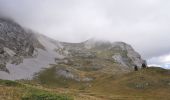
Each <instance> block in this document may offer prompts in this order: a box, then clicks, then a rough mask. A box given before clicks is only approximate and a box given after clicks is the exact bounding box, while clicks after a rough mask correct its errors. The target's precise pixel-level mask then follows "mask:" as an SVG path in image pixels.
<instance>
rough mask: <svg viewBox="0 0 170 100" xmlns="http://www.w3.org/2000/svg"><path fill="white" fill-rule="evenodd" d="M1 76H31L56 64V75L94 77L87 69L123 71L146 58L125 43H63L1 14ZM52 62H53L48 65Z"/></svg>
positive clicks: (93, 40)
mask: <svg viewBox="0 0 170 100" xmlns="http://www.w3.org/2000/svg"><path fill="white" fill-rule="evenodd" d="M0 36H1V37H0V50H1V51H0V79H8V80H20V79H33V78H34V76H35V74H36V73H38V72H40V71H41V70H42V69H44V68H50V67H53V65H54V66H55V67H57V70H56V73H58V75H57V76H63V77H67V78H70V79H73V80H77V81H89V80H93V77H88V72H89V71H92V72H97V73H110V74H117V73H126V72H129V71H132V70H133V67H134V65H137V66H138V67H139V68H140V67H141V65H142V64H143V63H146V62H145V60H143V59H142V58H141V56H140V55H139V54H138V53H137V52H136V51H135V50H134V49H133V48H132V47H131V46H130V45H129V44H127V43H124V42H114V43H112V42H109V41H102V40H96V39H89V40H87V41H84V42H81V43H65V42H60V41H56V40H53V39H50V38H48V37H46V36H43V35H40V34H37V33H35V32H33V31H30V30H28V29H25V28H23V27H22V26H21V25H19V24H17V23H16V22H14V21H12V20H9V19H3V18H0ZM51 65H52V66H51Z"/></svg>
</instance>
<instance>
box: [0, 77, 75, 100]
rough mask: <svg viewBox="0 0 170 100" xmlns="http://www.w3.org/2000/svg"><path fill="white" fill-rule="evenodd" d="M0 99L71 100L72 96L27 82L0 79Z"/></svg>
mask: <svg viewBox="0 0 170 100" xmlns="http://www.w3.org/2000/svg"><path fill="white" fill-rule="evenodd" d="M0 100H73V98H72V97H70V96H67V95H65V94H58V93H56V92H52V91H47V90H44V89H39V88H38V87H35V86H34V87H33V86H32V85H29V84H23V83H19V82H16V81H9V80H0Z"/></svg>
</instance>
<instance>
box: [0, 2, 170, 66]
mask: <svg viewBox="0 0 170 100" xmlns="http://www.w3.org/2000/svg"><path fill="white" fill-rule="evenodd" d="M169 10H170V1H169V0H0V16H1V17H8V18H11V19H13V20H15V21H16V22H18V23H19V24H21V25H22V26H24V27H26V28H29V29H32V30H33V31H35V32H38V33H41V34H44V35H46V36H48V37H51V38H53V39H55V40H59V41H65V42H82V41H85V40H87V39H89V38H97V39H101V40H108V41H111V42H114V41H123V42H126V43H128V44H131V45H132V46H133V47H134V49H135V50H136V51H138V52H139V53H140V54H141V55H142V57H143V58H144V59H147V60H148V63H149V64H157V65H161V66H163V65H164V64H165V65H167V64H168V63H170V61H166V62H165V60H160V58H162V57H164V58H165V57H170V56H169V54H170V45H168V43H170V34H169V33H170V28H169V26H170V12H169Z"/></svg>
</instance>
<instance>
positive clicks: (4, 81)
mask: <svg viewBox="0 0 170 100" xmlns="http://www.w3.org/2000/svg"><path fill="white" fill-rule="evenodd" d="M0 85H4V86H20V85H21V84H20V83H18V82H15V81H10V80H0Z"/></svg>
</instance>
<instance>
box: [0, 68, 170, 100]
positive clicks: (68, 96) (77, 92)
mask: <svg viewBox="0 0 170 100" xmlns="http://www.w3.org/2000/svg"><path fill="white" fill-rule="evenodd" d="M55 75H56V74H55V68H54V67H52V68H49V69H46V70H44V71H42V72H41V73H39V76H38V77H39V78H37V79H36V80H32V81H28V82H24V81H20V82H15V81H8V80H0V100H73V98H74V100H170V95H169V93H170V71H169V70H165V69H162V68H153V67H152V68H147V69H141V70H139V71H134V72H130V73H126V74H117V75H114V74H112V75H111V74H107V73H100V72H89V75H91V76H93V77H95V80H94V81H91V82H76V81H74V80H69V79H64V78H62V77H56V76H55ZM63 82H64V85H63Z"/></svg>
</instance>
